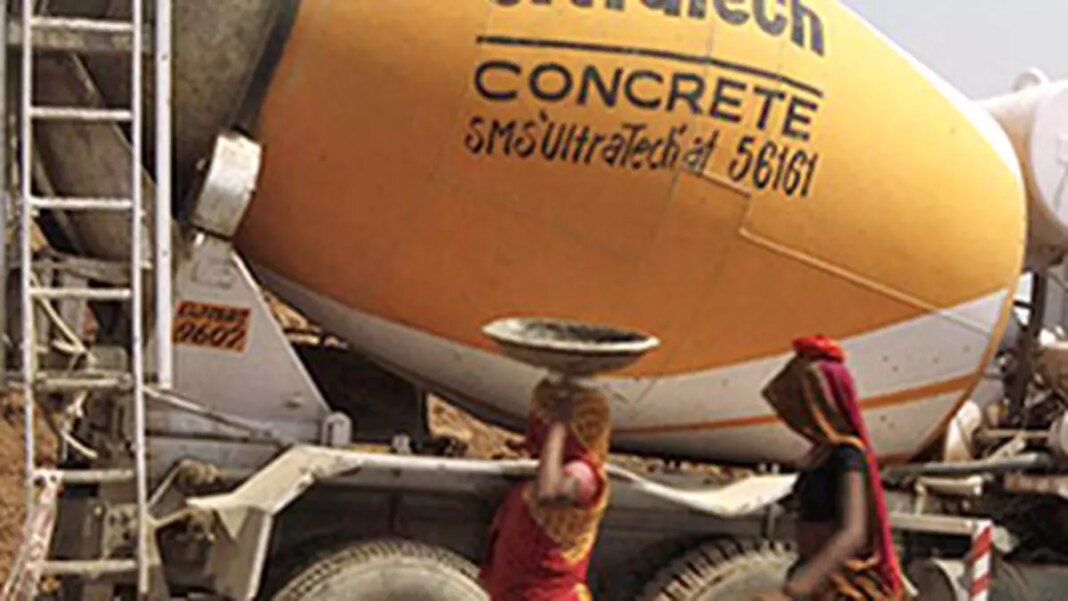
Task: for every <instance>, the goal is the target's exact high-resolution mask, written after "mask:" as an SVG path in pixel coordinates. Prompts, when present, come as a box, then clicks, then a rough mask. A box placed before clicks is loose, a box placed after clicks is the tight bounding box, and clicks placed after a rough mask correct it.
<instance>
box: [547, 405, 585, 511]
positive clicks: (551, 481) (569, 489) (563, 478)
mask: <svg viewBox="0 0 1068 601" xmlns="http://www.w3.org/2000/svg"><path fill="white" fill-rule="evenodd" d="M566 442H567V424H565V423H564V422H562V421H554V422H553V423H552V424H551V425H550V426H549V433H548V435H546V437H545V443H544V445H542V449H541V459H540V460H539V461H538V479H537V483H536V487H537V496H538V503H540V504H542V505H568V504H572V503H574V502H575V498H576V497H577V494H578V488H579V482H578V481H577V480H576V479H575V478H574V477H572V476H570V475H569V474H568V473H567V472H566V471H565V469H564V445H565V444H566Z"/></svg>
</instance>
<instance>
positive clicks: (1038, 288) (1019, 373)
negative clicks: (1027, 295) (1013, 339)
mask: <svg viewBox="0 0 1068 601" xmlns="http://www.w3.org/2000/svg"><path fill="white" fill-rule="evenodd" d="M1048 291H1049V268H1048V267H1046V266H1042V267H1040V268H1039V269H1038V270H1037V271H1035V273H1034V274H1033V275H1032V276H1031V307H1030V311H1029V312H1028V316H1027V330H1026V333H1025V334H1024V337H1023V339H1022V340H1021V341H1020V345H1019V353H1020V356H1019V357H1018V358H1017V361H1016V374H1015V378H1014V380H1013V382H1012V387H1011V389H1010V390H1009V422H1010V423H1011V424H1012V425H1015V426H1020V425H1022V420H1023V409H1024V403H1025V402H1026V401H1027V391H1028V390H1029V389H1030V386H1031V380H1032V379H1033V376H1034V369H1035V361H1034V355H1035V351H1036V350H1037V349H1038V342H1039V338H1040V337H1041V336H1042V326H1043V322H1044V321H1045V318H1046V299H1047V298H1048V296H1049V294H1048Z"/></svg>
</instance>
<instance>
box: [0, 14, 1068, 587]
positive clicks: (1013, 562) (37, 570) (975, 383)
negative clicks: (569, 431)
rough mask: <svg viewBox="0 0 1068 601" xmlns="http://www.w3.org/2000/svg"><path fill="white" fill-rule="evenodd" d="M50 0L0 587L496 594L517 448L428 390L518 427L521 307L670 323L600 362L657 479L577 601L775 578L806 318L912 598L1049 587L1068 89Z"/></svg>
mask: <svg viewBox="0 0 1068 601" xmlns="http://www.w3.org/2000/svg"><path fill="white" fill-rule="evenodd" d="M40 4H42V3H37V2H32V1H31V0H25V1H23V2H9V3H8V5H9V6H8V7H7V11H6V12H5V17H6V23H7V26H6V27H4V28H0V35H2V36H3V37H4V40H3V47H4V48H5V49H7V52H8V58H9V60H7V61H6V62H5V63H3V65H4V68H5V76H4V77H0V82H3V84H4V85H5V86H7V88H6V89H7V90H9V91H10V92H11V93H10V94H8V93H3V94H0V96H3V97H5V98H6V99H7V101H6V103H5V105H4V111H5V113H4V119H3V120H2V123H3V124H4V125H5V128H6V132H7V136H6V138H5V140H6V141H7V142H9V143H8V144H5V145H3V146H2V147H0V151H2V156H0V161H2V162H4V164H5V169H3V170H0V179H2V181H0V185H2V186H3V188H4V190H5V191H6V192H8V194H7V195H6V198H8V199H9V200H10V202H9V203H8V204H7V205H6V206H5V210H6V213H5V218H6V219H8V220H9V221H10V222H12V223H13V224H14V227H13V228H9V229H5V230H4V231H5V232H8V233H10V234H11V235H9V236H8V237H9V239H8V240H7V241H6V242H7V244H6V245H5V248H6V252H5V254H4V264H3V265H2V267H3V269H2V271H3V272H4V273H5V275H7V278H6V283H7V294H5V295H4V296H3V303H2V305H0V313H2V314H3V317H4V322H5V323H6V324H7V341H8V344H7V346H6V349H7V351H8V352H7V353H6V355H5V357H4V358H5V362H6V369H5V373H6V374H7V383H8V385H9V387H10V388H11V389H13V390H15V391H17V392H20V393H21V396H22V399H23V402H24V408H25V416H26V424H27V426H28V427H27V429H26V431H27V440H26V446H27V473H28V482H27V497H28V502H29V503H30V511H29V512H28V519H27V525H26V546H25V548H24V549H23V552H22V554H21V555H20V557H19V561H18V563H17V565H16V566H14V570H13V574H14V575H13V577H12V578H11V579H10V581H9V582H8V584H7V586H6V589H5V590H6V593H7V594H8V595H9V596H10V597H9V598H13V599H16V598H17V599H30V598H55V599H88V600H98V599H99V600H103V599H107V600H112V599H116V598H123V599H126V598H151V599H240V600H247V599H274V600H286V601H289V600H310V599H349V598H353V599H379V598H383V599H384V598H389V599H440V600H460V599H480V598H483V597H482V595H483V593H481V592H480V590H479V587H478V585H477V583H476V581H475V580H474V577H473V565H474V564H475V563H477V561H478V558H479V557H480V553H481V552H482V550H483V547H484V535H485V532H486V526H487V522H488V520H489V517H490V516H491V515H492V511H493V509H494V507H495V505H496V503H497V502H498V500H499V498H500V494H501V493H502V491H503V490H505V489H506V488H507V487H508V485H509V484H510V483H511V482H513V481H514V480H515V479H516V478H523V477H526V476H528V475H529V474H530V473H531V465H530V464H529V463H527V462H524V461H484V460H473V459H465V458H456V457H449V456H444V455H442V454H440V453H436V452H435V449H439V448H440V445H435V444H434V442H435V441H434V440H433V436H432V434H431V433H430V432H428V429H427V426H426V404H427V397H428V395H434V396H436V397H440V398H443V399H446V400H447V401H449V402H451V403H453V404H455V405H457V406H459V407H462V408H464V409H466V410H467V411H470V412H471V413H473V414H474V415H476V416H478V417H480V418H482V419H484V420H486V421H488V422H491V423H494V424H497V425H499V426H502V427H505V428H517V427H518V426H519V425H520V424H521V423H522V420H523V419H524V416H525V414H526V410H527V403H528V399H529V398H530V394H531V391H532V389H533V387H534V386H535V384H536V383H537V382H538V380H539V379H540V378H541V377H542V376H543V375H544V374H543V372H541V371H539V370H538V369H536V368H533V367H530V366H527V365H524V364H522V363H519V362H516V361H514V360H512V359H509V358H507V357H506V356H505V355H503V354H501V353H500V352H499V350H498V349H497V348H496V347H495V346H493V344H492V342H491V341H489V340H488V339H486V338H484V337H483V336H482V335H481V333H480V332H481V329H482V327H483V325H484V324H486V323H488V322H490V321H493V320H495V319H498V318H501V317H506V316H546V317H556V318H564V319H570V320H577V321H581V322H590V323H612V324H619V325H621V326H624V327H627V328H634V329H637V330H641V331H647V332H651V333H654V334H655V335H656V336H657V337H658V338H659V339H660V341H661V346H660V348H659V349H658V350H657V351H655V352H653V353H651V354H650V355H648V356H647V357H646V358H644V359H643V360H642V361H640V362H638V363H636V364H635V365H633V366H632V367H630V368H628V369H627V370H625V371H623V372H620V373H619V374H615V375H613V376H611V377H606V378H603V379H602V380H601V385H602V386H603V387H604V388H605V389H606V390H608V391H609V392H610V393H611V396H612V398H613V399H614V400H613V407H612V412H613V420H614V424H613V425H614V432H615V436H614V440H613V445H614V448H615V450H617V451H618V452H620V453H629V454H634V455H639V456H644V457H646V458H653V459H656V460H666V461H667V462H668V463H666V464H665V467H660V468H657V469H653V468H651V467H648V465H646V466H645V467H643V468H635V469H625V468H623V467H621V466H613V468H612V469H611V478H612V481H613V482H612V486H613V498H612V505H611V508H610V510H609V512H608V515H607V517H606V519H605V522H604V526H603V529H602V536H601V539H600V542H599V544H598V547H597V549H596V552H595V558H594V563H593V573H592V576H591V581H592V584H593V586H594V588H595V592H596V593H597V594H598V597H599V598H604V599H627V600H629V599H654V600H663V599H673V600H708V599H716V600H731V599H739V600H741V599H748V598H749V596H750V595H752V594H753V593H755V592H758V591H761V590H764V589H766V588H768V587H770V586H774V585H775V584H776V583H777V582H778V581H779V579H780V578H781V577H782V574H784V573H785V570H786V569H787V567H788V566H789V565H790V563H791V562H792V560H793V556H792V551H791V549H790V546H789V545H788V544H787V543H786V541H788V540H790V529H791V527H792V524H791V519H790V515H789V512H784V511H783V510H782V506H783V503H784V502H785V500H786V498H787V497H788V495H789V492H790V488H791V485H792V481H793V477H792V476H791V475H790V474H789V473H788V470H786V469H785V468H781V467H779V466H782V465H788V464H789V463H790V462H791V460H793V459H794V458H796V457H797V456H798V455H799V454H800V453H801V452H802V451H803V449H804V442H803V441H802V440H801V439H799V438H797V437H795V436H794V435H792V434H790V433H789V431H788V430H787V429H786V428H785V427H784V426H783V425H782V424H781V423H780V422H779V421H778V420H777V419H776V418H775V417H774V415H773V413H772V411H771V409H770V408H769V407H767V406H765V404H764V402H763V400H762V399H761V396H760V390H761V388H762V386H763V385H764V383H765V382H766V381H767V379H768V378H769V377H770V376H771V375H772V374H773V373H774V372H775V371H776V370H777V369H778V368H779V366H780V365H781V364H782V363H783V362H784V360H785V359H786V356H787V353H788V350H789V349H788V341H790V340H791V339H792V338H794V337H797V336H800V335H806V334H811V333H816V332H820V333H823V334H826V335H830V336H834V337H836V338H839V339H841V340H842V341H843V344H844V346H845V348H846V350H847V352H848V353H849V356H850V363H851V366H852V369H853V370H854V372H855V374H856V377H857V380H858V383H859V386H860V393H861V395H862V397H863V407H864V411H865V417H866V419H867V421H868V423H869V426H870V428H871V430H872V436H873V439H874V442H875V446H876V450H877V451H878V453H879V455H880V457H881V458H882V460H883V462H884V464H885V465H886V466H887V469H886V473H885V474H884V478H885V480H886V482H887V484H888V486H889V489H890V493H889V494H890V502H891V507H892V509H893V511H894V513H893V521H894V526H895V530H896V532H897V534H898V535H899V540H898V543H899V547H900V552H901V555H902V558H903V560H904V562H905V563H906V564H907V565H908V566H909V575H910V580H911V585H912V586H913V588H914V589H915V590H916V591H918V593H919V594H920V597H921V598H923V599H936V600H937V599H1023V598H1029V599H1031V598H1033V599H1060V598H1062V597H1063V595H1062V594H1061V592H1060V591H1063V589H1064V587H1065V586H1066V585H1068V565H1066V564H1065V561H1064V560H1065V556H1064V554H1063V553H1062V552H1061V550H1062V549H1064V548H1066V546H1065V545H1066V544H1068V531H1065V529H1064V527H1063V524H1064V523H1066V522H1065V517H1066V514H1065V509H1066V508H1068V505H1066V502H1065V498H1066V497H1068V485H1066V482H1068V481H1066V480H1065V477H1066V474H1068V469H1066V468H1068V463H1066V460H1065V458H1066V457H1068V425H1066V424H1068V421H1065V419H1064V418H1063V415H1064V410H1065V407H1066V406H1068V405H1066V403H1068V385H1066V379H1065V378H1064V377H1063V374H1064V373H1065V356H1066V351H1065V349H1066V348H1068V346H1066V345H1065V343H1064V342H1062V339H1063V337H1064V332H1063V331H1062V330H1061V327H1062V326H1063V324H1064V322H1065V320H1066V319H1068V313H1066V312H1065V308H1064V305H1063V302H1064V301H1063V299H1064V294H1063V287H1064V286H1063V282H1064V279H1063V277H1062V275H1061V274H1062V273H1063V268H1062V258H1063V253H1064V250H1065V249H1066V248H1068V208H1065V207H1064V206H1063V203H1062V200H1063V196H1064V194H1065V190H1064V185H1063V184H1064V174H1065V169H1066V167H1065V166H1066V165H1068V142H1066V140H1068V85H1066V84H1063V83H1055V82H1050V81H1048V80H1046V79H1045V78H1044V77H1043V76H1041V75H1040V74H1037V73H1031V74H1027V75H1026V76H1024V77H1021V79H1020V81H1019V82H1017V88H1016V90H1015V91H1014V92H1013V93H1011V94H1008V95H1006V96H1005V97H1002V98H997V99H993V100H990V101H986V102H975V101H972V100H969V99H967V98H965V97H964V96H963V95H961V94H960V93H959V92H957V91H956V90H954V89H953V88H952V87H951V86H949V85H948V84H946V83H945V82H943V81H942V80H941V79H940V78H939V77H938V76H937V75H935V74H933V73H932V72H931V71H930V70H928V69H927V68H925V67H924V66H923V65H922V64H920V63H918V62H917V61H916V60H914V59H913V58H911V57H910V56H909V55H908V54H907V53H905V52H904V51H902V50H901V49H900V48H898V47H897V46H895V45H894V44H893V42H891V41H890V40H888V39H886V38H885V37H883V36H882V35H881V34H880V33H879V32H878V31H876V30H875V29H874V28H872V27H871V26H870V25H868V24H867V23H865V22H864V21H863V20H862V19H861V18H859V17H858V16H857V15H855V14H853V13H852V12H851V11H850V10H849V9H848V8H847V7H845V6H844V5H842V4H840V3H838V2H834V1H831V0H789V1H780V2H766V1H763V0H715V1H713V2H706V1H705V0H453V1H450V2H441V1H440V0H408V1H405V2H375V1H372V0H349V1H345V2H329V1H327V0H246V1H244V2H216V1H207V0H185V1H183V2H175V3H173V5H172V3H171V2H170V1H168V0H153V1H147V0H53V1H51V2H49V3H47V6H40ZM6 167H10V168H6ZM263 290H267V291H269V292H270V293H272V294H273V295H275V296H277V297H279V298H281V299H283V300H284V301H285V302H286V303H288V304H289V305H291V306H292V307H294V308H296V309H297V310H298V311H300V312H301V313H302V314H304V315H306V316H307V317H308V318H309V319H310V320H312V321H313V322H314V323H316V324H319V325H321V326H322V328H324V329H325V330H326V331H328V332H330V333H331V334H332V335H333V336H335V337H336V339H337V340H339V341H343V343H338V344H321V343H319V342H315V343H313V344H308V343H307V342H306V341H294V340H293V339H291V337H287V334H286V332H285V330H284V329H283V328H282V327H281V325H280V324H279V322H278V321H277V319H276V318H275V316H274V315H273V314H272V311H271V308H270V306H269V305H268V303H267V301H266V300H265V298H264V295H263ZM1020 290H1024V291H1025V292H1024V293H1021V292H1020ZM1026 291H1029V292H1026ZM339 373H340V374H341V377H340V378H337V377H335V378H331V377H330V375H331V374H334V375H335V376H336V375H337V374H339ZM37 419H42V420H43V421H44V423H45V424H46V425H48V426H49V427H50V428H51V429H52V430H53V432H54V433H55V434H56V435H58V437H59V439H60V442H61V444H60V451H59V457H58V462H57V463H56V464H55V465H45V462H43V461H41V460H40V459H39V458H38V457H37V455H38V453H37V452H36V451H37V447H38V445H37V444H36V443H37V441H36V435H35V430H34V424H35V423H36V421H35V420H37ZM370 443H387V444H388V448H389V451H388V452H377V451H372V450H369V449H368V448H367V447H366V446H361V445H365V444H370ZM681 460H685V461H687V462H689V463H686V464H685V465H693V464H694V462H696V463H697V464H717V465H731V466H743V467H745V468H746V469H745V470H744V471H739V472H737V473H744V474H746V475H745V476H744V477H742V476H739V477H732V478H725V477H720V476H719V475H718V474H721V473H723V472H709V471H708V470H705V469H697V468H694V469H684V468H682V467H679V466H682V465H683V464H682V463H680V461H681ZM628 465H629V464H628ZM710 474H712V475H710Z"/></svg>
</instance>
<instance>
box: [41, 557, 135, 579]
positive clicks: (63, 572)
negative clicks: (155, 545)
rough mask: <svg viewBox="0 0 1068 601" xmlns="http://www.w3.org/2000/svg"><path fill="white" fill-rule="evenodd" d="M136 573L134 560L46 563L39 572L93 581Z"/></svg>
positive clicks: (86, 560) (82, 560) (80, 560)
mask: <svg viewBox="0 0 1068 601" xmlns="http://www.w3.org/2000/svg"><path fill="white" fill-rule="evenodd" d="M136 571H137V560H136V559H79V560H65V561H47V562H45V564H44V567H43V569H42V570H41V574H42V575H43V576H80V577H82V578H89V579H93V578H99V577H101V576H121V575H123V574H132V573H133V572H136Z"/></svg>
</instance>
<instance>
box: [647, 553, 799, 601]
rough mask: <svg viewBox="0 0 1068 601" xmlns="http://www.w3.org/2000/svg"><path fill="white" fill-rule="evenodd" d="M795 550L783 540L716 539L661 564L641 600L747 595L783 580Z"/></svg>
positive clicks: (717, 600) (697, 600)
mask: <svg viewBox="0 0 1068 601" xmlns="http://www.w3.org/2000/svg"><path fill="white" fill-rule="evenodd" d="M796 559H797V556H796V555H795V554H794V553H793V551H791V550H790V547H789V546H787V545H785V544H783V543H773V542H768V541H737V540H716V541H712V542H708V543H705V544H703V545H701V546H700V547H697V548H696V549H693V550H692V551H689V552H688V553H686V554H685V555H683V556H682V557H680V558H679V559H676V560H675V561H673V562H671V563H670V564H668V565H667V567H665V568H663V569H662V570H660V572H658V573H657V575H656V576H655V577H654V578H653V580H652V581H651V582H650V583H649V584H648V585H647V586H646V587H645V590H644V591H642V594H641V595H640V596H639V597H638V599H639V601H751V599H752V598H753V596H754V595H756V594H757V593H761V592H765V591H768V590H772V589H777V588H779V587H781V586H782V584H783V581H784V580H785V578H786V572H787V570H789V569H790V566H791V565H793V563H794V561H796Z"/></svg>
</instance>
